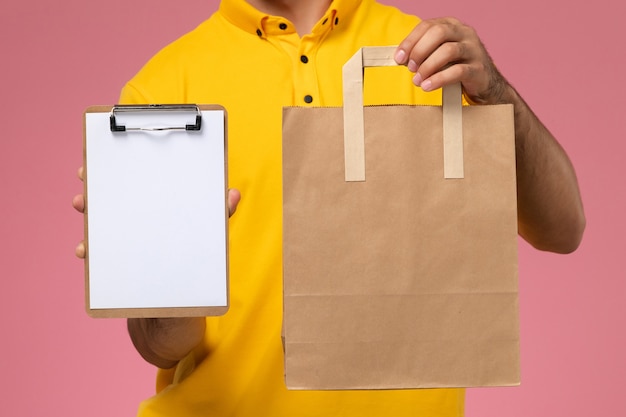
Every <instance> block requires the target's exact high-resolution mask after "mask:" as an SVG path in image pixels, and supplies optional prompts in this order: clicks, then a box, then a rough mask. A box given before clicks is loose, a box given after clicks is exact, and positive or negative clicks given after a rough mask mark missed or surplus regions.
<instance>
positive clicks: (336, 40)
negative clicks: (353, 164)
mask: <svg viewBox="0 0 626 417" xmlns="http://www.w3.org/2000/svg"><path fill="white" fill-rule="evenodd" d="M417 23H418V19H417V18H415V17H413V16H408V15H405V14H402V13H401V12H399V11H398V10H397V9H395V8H392V7H387V6H382V5H380V4H378V3H376V2H375V1H374V0H334V1H333V2H332V4H331V6H330V8H329V10H328V11H327V13H326V14H325V16H324V17H323V18H322V19H320V21H319V22H318V23H317V25H316V26H315V27H314V28H313V31H312V33H311V34H309V35H306V36H303V37H302V38H300V37H299V36H298V34H297V33H296V32H295V30H294V26H293V24H292V23H291V22H290V21H288V20H286V19H284V18H281V17H275V16H268V15H265V14H263V13H261V12H259V11H257V10H256V9H254V8H253V7H251V6H250V5H249V4H248V3H246V2H245V1H244V0H222V2H221V5H220V8H219V10H218V11H217V12H216V13H215V14H214V15H212V16H211V17H210V18H209V19H208V20H207V21H205V22H204V23H202V24H201V25H200V26H199V27H198V28H196V29H195V30H193V31H192V32H190V33H188V34H187V35H185V36H183V37H182V38H180V39H178V40H177V41H175V42H174V43H172V44H171V45H169V46H167V47H166V48H164V49H163V50H162V51H160V52H159V53H158V54H157V55H156V56H155V57H154V58H153V59H152V60H150V62H149V63H148V64H147V65H146V66H145V67H144V68H143V69H142V70H141V71H140V72H139V74H138V75H136V76H135V77H134V78H133V79H132V80H131V81H130V82H129V83H128V84H127V85H126V86H125V88H124V90H123V92H122V97H121V101H122V102H123V103H197V104H221V105H223V106H224V107H225V108H226V109H227V111H228V121H229V125H228V129H229V149H228V163H229V182H230V184H229V186H230V187H234V188H237V189H239V190H240V191H241V193H242V200H241V203H240V205H239V207H238V209H237V213H236V214H235V215H234V216H233V218H232V219H231V220H230V261H231V265H230V296H231V298H230V310H229V312H228V313H227V314H226V315H225V316H223V317H217V318H207V331H206V336H205V340H204V344H203V345H202V346H199V347H198V348H197V349H195V350H194V351H193V352H192V353H191V354H190V355H189V356H188V357H187V358H186V359H184V360H183V361H181V363H179V365H178V366H177V367H176V368H175V369H172V370H160V371H159V375H158V378H157V394H156V395H155V396H154V397H153V398H150V399H148V400H146V401H144V402H143V403H142V405H141V407H140V411H139V415H141V416H251V417H259V416H267V417H281V416H290V417H293V416H339V415H341V416H394V417H401V416H429V417H437V416H446V417H447V416H460V415H462V414H463V401H464V391H463V390H403V391H343V392H342V391H323V392H315V391H288V390H287V389H286V388H285V384H284V374H283V373H284V368H283V347H282V343H281V325H282V257H281V251H282V249H281V245H282V243H281V239H282V201H281V189H282V187H281V115H282V108H283V106H290V105H297V106H341V104H342V98H341V92H342V88H341V67H342V65H343V63H344V62H345V61H347V60H348V58H349V57H351V56H352V55H353V54H354V52H355V51H356V50H357V49H358V48H360V47H362V46H372V45H394V44H398V43H399V42H400V41H401V40H402V39H404V37H405V36H406V35H407V34H408V33H409V32H410V31H411V30H412V29H413V28H414V27H415V25H416V24H417ZM365 101H366V103H367V104H385V103H392V104H410V103H421V104H433V103H439V102H440V95H439V94H438V93H430V94H426V93H424V92H423V91H422V90H421V89H420V88H416V87H414V86H413V85H412V84H411V74H410V73H409V71H408V70H407V69H406V68H404V67H392V68H380V69H368V70H367V71H366V75H365ZM320 140H323V138H320Z"/></svg>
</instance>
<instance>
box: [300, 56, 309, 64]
mask: <svg viewBox="0 0 626 417" xmlns="http://www.w3.org/2000/svg"><path fill="white" fill-rule="evenodd" d="M300 61H302V63H303V64H306V63H307V62H309V58H308V57H307V56H306V55H302V56H301V57H300Z"/></svg>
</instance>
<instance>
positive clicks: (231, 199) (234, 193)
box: [228, 188, 241, 216]
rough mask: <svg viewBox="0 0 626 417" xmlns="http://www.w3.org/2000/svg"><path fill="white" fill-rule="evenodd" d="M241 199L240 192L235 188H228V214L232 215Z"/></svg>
mask: <svg viewBox="0 0 626 417" xmlns="http://www.w3.org/2000/svg"><path fill="white" fill-rule="evenodd" d="M239 201H241V193H240V192H239V190H237V189H236V188H230V189H229V190H228V215H229V216H232V215H233V214H235V211H237V206H238V205H239Z"/></svg>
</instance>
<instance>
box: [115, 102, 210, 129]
mask: <svg viewBox="0 0 626 417" xmlns="http://www.w3.org/2000/svg"><path fill="white" fill-rule="evenodd" d="M146 111H148V112H151V111H166V112H195V113H196V123H195V124H187V125H184V126H163V127H127V126H123V125H120V124H118V123H117V121H116V118H115V115H116V114H118V113H130V112H146ZM109 118H110V124H111V132H131V131H151V132H154V131H165V130H186V131H198V130H200V129H201V128H202V113H201V112H200V108H199V107H198V106H197V105H195V104H148V105H133V104H120V105H117V106H113V108H112V109H111V114H110V117H109Z"/></svg>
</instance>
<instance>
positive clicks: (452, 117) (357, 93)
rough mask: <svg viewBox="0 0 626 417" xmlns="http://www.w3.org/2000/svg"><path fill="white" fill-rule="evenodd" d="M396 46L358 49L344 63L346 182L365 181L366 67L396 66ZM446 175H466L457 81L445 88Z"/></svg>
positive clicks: (459, 176)
mask: <svg viewBox="0 0 626 417" xmlns="http://www.w3.org/2000/svg"><path fill="white" fill-rule="evenodd" d="M396 49H397V47H396V46H369V47H364V48H361V49H359V50H358V51H357V52H356V53H355V54H354V55H353V56H352V58H350V59H349V60H348V62H346V64H345V65H344V66H343V124H344V154H345V164H346V166H345V176H346V181H365V131H364V127H363V68H365V67H389V66H395V65H398V64H396V61H395V60H394V58H393V55H394V53H395V51H396ZM443 154H444V155H443V159H444V160H443V167H444V178H463V176H464V169H463V124H462V89H461V84H460V83H456V84H452V85H448V86H445V87H444V88H443Z"/></svg>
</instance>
